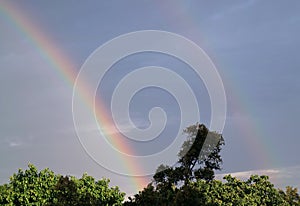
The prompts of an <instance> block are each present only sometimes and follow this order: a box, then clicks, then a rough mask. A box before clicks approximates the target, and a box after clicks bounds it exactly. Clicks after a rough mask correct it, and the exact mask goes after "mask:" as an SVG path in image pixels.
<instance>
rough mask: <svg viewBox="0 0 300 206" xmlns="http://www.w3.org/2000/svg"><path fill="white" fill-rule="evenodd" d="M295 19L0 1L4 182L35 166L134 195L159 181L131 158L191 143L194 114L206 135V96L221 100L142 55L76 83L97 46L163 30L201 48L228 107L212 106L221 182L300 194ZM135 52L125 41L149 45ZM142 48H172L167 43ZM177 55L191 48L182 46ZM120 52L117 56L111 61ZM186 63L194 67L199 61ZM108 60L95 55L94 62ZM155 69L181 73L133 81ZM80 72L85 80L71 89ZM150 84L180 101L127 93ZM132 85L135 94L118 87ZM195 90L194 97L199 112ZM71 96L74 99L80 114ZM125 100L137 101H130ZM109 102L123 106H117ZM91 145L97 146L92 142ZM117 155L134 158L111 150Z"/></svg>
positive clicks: (204, 4) (153, 55)
mask: <svg viewBox="0 0 300 206" xmlns="http://www.w3.org/2000/svg"><path fill="white" fill-rule="evenodd" d="M299 10H300V2H299V1H297V0H291V1H288V2H284V1H259V0H245V1H226V3H225V2H221V1H219V2H217V1H209V2H208V1H184V2H183V1H163V2H161V1H82V2H76V3H74V2H73V1H68V0H67V1H38V0H30V1H26V2H25V1H3V0H1V1H0V28H1V29H0V43H1V44H0V93H1V97H0V123H1V124H0V148H1V149H0V182H1V183H5V182H8V181H9V176H11V175H12V174H13V173H14V172H17V169H18V168H24V169H25V168H26V167H27V164H28V163H29V162H31V163H33V164H35V165H36V166H37V167H38V168H39V169H43V168H46V167H48V168H50V169H51V170H53V171H55V172H56V173H60V174H69V175H75V176H78V177H80V176H81V175H82V174H83V173H84V172H87V173H88V174H90V175H92V176H94V177H96V178H101V177H107V178H110V179H111V184H112V185H118V186H119V187H120V188H121V190H122V191H125V192H126V193H127V194H134V193H136V192H137V190H138V189H141V187H142V186H144V185H145V184H146V183H147V182H148V181H149V180H150V179H149V178H150V177H149V176H148V177H132V175H130V174H136V173H139V174H143V172H142V171H144V172H145V171H148V172H155V169H156V166H158V164H159V162H158V161H154V162H152V161H150V162H149V161H148V160H147V161H143V160H144V159H143V158H141V160H140V161H136V160H132V159H131V158H130V157H129V156H130V155H136V156H141V157H144V156H151V155H152V156H156V157H157V158H158V160H160V156H159V155H162V154H164V153H160V152H161V151H167V150H166V149H167V148H169V146H170V145H172V142H174V141H175V140H176V138H178V137H177V135H178V134H179V136H180V137H179V138H181V140H182V141H183V140H184V135H182V134H181V131H180V130H181V129H182V128H185V127H187V126H189V124H194V123H195V121H194V119H193V118H192V117H194V116H195V115H196V114H197V110H199V112H200V120H199V121H200V122H202V123H205V124H206V125H208V126H209V124H210V121H211V119H212V116H211V115H212V113H213V111H214V110H213V108H212V101H211V100H212V99H211V97H212V95H213V94H216V93H215V91H214V90H213V91H211V90H209V88H207V84H206V82H205V80H203V79H201V78H200V77H199V76H197V74H196V73H195V71H194V70H193V68H192V67H191V65H188V64H186V62H184V61H182V60H181V59H180V58H177V57H174V56H172V55H168V54H165V53H158V52H151V51H146V52H140V53H136V54H131V55H128V56H126V57H124V58H122V59H121V60H119V61H117V62H115V63H114V64H113V65H112V66H111V67H110V68H109V69H108V71H107V72H106V73H105V75H104V77H103V78H102V79H101V81H100V79H99V76H98V75H99V71H100V70H97V71H94V73H92V74H90V75H89V76H87V77H86V76H84V77H82V76H83V75H81V76H80V75H79V74H82V73H84V72H81V71H82V70H84V69H85V67H88V65H89V61H90V60H93V57H95V56H97V52H95V50H96V49H97V48H99V47H100V46H101V45H103V44H105V43H107V42H109V41H110V40H112V39H114V38H116V37H118V36H120V35H124V34H127V33H130V32H137V31H142V30H157V31H165V32H170V33H173V34H177V35H180V36H181V37H184V38H186V39H188V40H190V41H192V42H194V43H195V44H196V45H198V47H200V48H201V49H203V51H204V52H205V53H206V54H207V55H208V57H209V59H210V60H211V61H212V62H213V64H214V66H215V68H216V70H217V73H218V75H219V77H220V79H221V83H222V85H223V86H224V92H225V95H226V104H223V103H222V105H220V104H221V102H217V104H218V103H219V107H222V106H224V105H225V107H226V109H227V112H226V114H225V115H224V116H219V117H217V118H219V119H221V120H225V126H224V129H223V130H220V131H219V132H221V133H222V134H223V137H224V139H225V146H224V147H223V149H222V152H221V154H222V158H223V165H222V168H223V169H222V171H220V172H218V176H217V177H218V178H221V177H222V175H223V174H228V173H231V174H234V175H236V176H237V177H240V178H247V177H249V175H250V174H267V175H269V176H270V178H271V180H272V182H273V183H274V184H275V186H276V187H281V188H284V187H285V186H287V185H291V186H296V187H300V173H299V172H298V171H299V169H300V159H299V152H298V151H299V150H298V149H299V148H298V147H299V145H300V139H299V135H298V134H299V133H298V126H299V122H300V121H299V120H300V118H299V116H300V109H299V106H298V105H300V96H299V94H300V84H299V77H300V70H299V67H300V58H299V51H298V50H299V48H300V40H299V36H300V14H299ZM166 42H167V40H166ZM130 43H131V42H130ZM130 43H128V42H123V43H122V44H121V45H119V47H118V48H117V49H119V50H120V51H121V50H122V49H125V50H126V49H127V48H129V47H131V46H137V47H139V46H140V45H141V44H142V43H139V42H135V39H134V40H133V44H130ZM146 43H147V45H148V46H149V45H158V46H160V45H165V41H164V40H163V39H155V40H154V41H153V42H146ZM170 47H172V48H173V47H174V48H175V51H178V52H180V51H184V45H181V44H179V43H178V45H177V44H176V43H175V44H174V45H170ZM119 50H118V51H119ZM97 51H99V50H97ZM93 55H94V56H93ZM114 55H115V53H114V52H112V54H111V56H109V58H112V57H113V56H114ZM184 55H187V56H191V57H193V58H192V59H197V58H198V56H197V55H195V54H194V53H193V52H190V53H189V52H186V53H184ZM109 58H108V59H105V58H104V60H103V59H101V56H100V58H98V59H97V61H100V62H101V61H103V62H105V60H107V61H109V60H110V59H109ZM97 61H96V63H97ZM98 63H99V62H98ZM99 65H100V66H101V63H99ZM102 66H103V65H102ZM149 66H156V67H159V68H162V67H164V68H167V69H168V70H164V71H167V72H166V74H167V75H170V74H173V73H176V74H177V76H176V75H175V76H172V77H169V78H167V77H166V76H164V75H163V73H161V74H159V75H158V74H157V73H155V72H154V71H156V70H155V68H154V67H153V68H150V69H149V68H148V70H147V69H144V70H143V71H144V72H147V71H148V73H147V75H146V76H144V77H143V78H137V77H139V76H134V75H135V74H136V75H140V73H137V71H138V70H139V69H140V68H145V67H149ZM101 71H102V70H101ZM205 71H206V70H205ZM80 72H81V73H80ZM160 72H161V71H160ZM172 72H173V73H172ZM206 73H208V72H206ZM206 73H205V74H206ZM77 75H78V79H79V80H80V81H77V82H75V78H76V77H77ZM126 75H129V76H126ZM130 75H133V76H131V78H132V79H130ZM124 77H126V78H124ZM84 78H87V79H85V80H84ZM81 79H82V81H81ZM124 79H125V81H123V80H124ZM93 80H94V81H95V82H96V83H97V82H98V83H99V82H100V83H99V84H98V85H96V87H95V88H91V82H92V81H93ZM126 80H127V81H126ZM146 80H151V81H154V82H156V84H160V85H166V87H167V86H170V87H172V88H173V90H172V91H174V92H175V93H176V95H175V96H174V95H173V94H172V92H170V91H171V89H170V88H162V87H159V86H157V85H156V84H155V85H154V86H153V85H152V86H149V87H141V88H139V90H138V91H137V92H136V93H133V94H129V92H128V91H129V90H130V88H131V87H132V88H134V87H135V86H136V85H139V83H141V84H142V83H144V81H146ZM157 82H159V83H157ZM76 83H77V86H76ZM123 83H124V84H123ZM180 83H183V84H185V83H188V85H189V86H188V87H185V86H186V85H183V86H181V84H180ZM209 83H210V84H211V85H218V84H219V83H220V82H218V81H210V82H209ZM126 84H127V85H129V86H128V87H125V86H120V85H126ZM116 88H118V89H120V92H119V93H115V89H116ZM124 88H125V89H124ZM185 88H186V89H187V90H184V89H185ZM214 88H215V87H214ZM94 90H96V91H95V95H94V96H95V104H96V105H101V106H97V107H98V109H95V111H96V113H97V118H98V121H95V119H93V121H91V118H90V117H91V116H89V115H90V114H94V113H93V111H94V109H93V101H92V100H93V98H92V97H90V96H91V95H90V94H93V92H94ZM188 90H189V91H192V92H193V93H194V97H195V100H196V101H197V103H198V107H197V108H196V109H195V107H192V105H193V102H192V101H190V100H189V99H188V97H189V96H188V94H187V92H186V91H188ZM211 92H212V93H211ZM73 94H74V95H75V97H78V99H79V100H78V101H79V103H78V105H79V106H78V108H79V109H78V110H76V111H75V114H74V108H75V109H76V105H77V103H76V102H75V103H74V98H73V99H72V97H74V96H73ZM89 95H90V96H89ZM117 95H120V96H121V97H120V98H119V99H117V97H116V96H117ZM126 95H127V96H126ZM128 95H129V96H128ZM130 95H132V96H130ZM128 97H132V98H131V99H130V101H129V103H128V104H127V103H126V102H124V100H125V99H126V98H128ZM114 98H116V99H117V100H122V101H117V100H116V101H115V102H114V104H111V102H112V100H114ZM178 100H179V101H178ZM183 104H185V105H188V106H182V105H183ZM74 105H75V107H73V110H72V106H74ZM112 105H113V106H112ZM126 108H127V109H126ZM153 108H155V109H154V110H153ZM162 110H163V111H164V112H162ZM124 111H125V112H124ZM91 112H92V113H91ZM126 112H127V113H128V114H129V116H130V121H128V118H127V116H126V115H127V113H126ZM149 112H150V113H149ZM87 113H89V115H87V116H85V114H87ZM149 114H150V116H149ZM74 115H75V116H74ZM93 117H94V116H93ZM77 118H78V119H79V120H78V122H77V124H76V119H77ZM74 119H75V123H74V121H73V120H74ZM113 120H115V122H117V126H118V128H119V129H120V130H121V132H123V134H125V135H128V136H130V135H137V134H138V135H139V136H138V137H136V136H135V138H136V139H131V138H130V137H129V138H126V137H125V136H124V135H120V131H116V128H115V126H111V125H110V124H112V122H113ZM182 124H183V125H182ZM103 128H104V129H103ZM147 128H150V129H149V130H147ZM128 136H127V137H128ZM103 138H104V139H106V140H107V141H105V142H104V141H103ZM122 138H123V139H125V140H121V139H122ZM139 138H141V139H139ZM142 138H145V139H142ZM147 138H148V139H147ZM149 138H152V139H151V140H150V141H146V140H149ZM90 139H92V140H93V141H94V140H95V141H99V144H98V142H97V143H96V144H95V142H88V140H90ZM92 140H91V141H92ZM85 141H86V142H85ZM85 144H90V145H89V146H87V145H85ZM125 145H127V146H125ZM128 145H129V146H128ZM110 146H113V147H114V148H115V149H119V150H124V151H121V152H125V153H128V154H129V156H126V155H125V156H124V155H122V154H120V153H118V152H117V151H116V150H108V149H107V148H108V147H110ZM107 152H113V153H107ZM165 153H166V154H165V156H161V159H162V161H165V159H164V158H167V160H170V162H172V161H173V159H176V153H175V155H174V154H173V153H170V154H169V153H167V152H165ZM156 160H157V159H156ZM162 163H165V162H162ZM111 165H112V166H111Z"/></svg>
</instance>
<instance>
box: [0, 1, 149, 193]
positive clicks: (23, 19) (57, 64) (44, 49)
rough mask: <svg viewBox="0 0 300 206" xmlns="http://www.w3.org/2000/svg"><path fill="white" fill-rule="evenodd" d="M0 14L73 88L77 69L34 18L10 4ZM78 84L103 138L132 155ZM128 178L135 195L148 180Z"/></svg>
mask: <svg viewBox="0 0 300 206" xmlns="http://www.w3.org/2000/svg"><path fill="white" fill-rule="evenodd" d="M0 14H2V16H4V17H5V18H6V21H7V22H8V23H9V24H11V25H13V26H14V28H15V29H16V30H17V31H18V33H20V34H22V35H25V36H26V37H27V38H28V39H29V40H30V42H31V43H32V44H33V45H34V47H35V48H36V49H37V50H38V51H39V53H40V55H41V56H42V57H43V58H44V59H45V61H46V62H47V63H48V64H49V65H51V67H53V69H55V70H56V71H57V73H58V74H59V75H60V76H61V77H62V79H63V80H64V81H66V83H67V84H68V85H69V86H70V87H71V88H73V85H74V83H75V81H76V78H77V71H76V66H75V65H74V64H73V62H72V61H71V59H70V58H69V57H68V55H67V54H66V53H65V52H63V50H62V49H61V48H59V46H58V45H57V44H55V42H54V41H53V40H52V39H51V37H50V36H49V35H46V33H45V32H43V30H42V27H41V26H40V25H38V24H37V23H36V22H34V21H33V18H30V17H29V16H28V14H26V13H25V12H23V11H22V10H21V9H20V8H18V6H17V5H13V4H12V3H11V2H9V1H1V2H0ZM77 84H78V85H79V86H78V88H79V89H78V90H79V91H76V92H78V93H79V94H80V96H81V97H82V99H83V100H84V102H85V103H86V105H87V107H88V108H89V109H90V110H91V112H94V111H95V114H96V118H97V121H98V123H99V124H100V125H101V128H102V132H104V134H105V136H106V137H109V138H110V140H111V142H112V143H113V145H114V146H115V147H116V149H118V150H119V151H123V152H124V153H126V154H133V153H134V150H133V148H131V147H130V146H129V145H128V143H126V142H124V140H123V139H124V138H122V136H121V134H120V133H118V132H112V130H114V131H118V130H117V129H116V128H115V125H114V124H113V122H112V119H111V117H110V115H108V113H107V111H106V108H105V105H104V104H103V103H102V102H101V101H97V105H95V104H94V95H92V93H91V91H92V90H91V89H90V88H89V86H88V85H87V84H86V83H85V82H77ZM94 105H95V108H94ZM120 163H123V164H124V166H125V168H126V169H127V170H128V173H129V174H132V173H131V172H132V171H139V173H140V174H143V172H142V171H143V170H142V169H141V168H140V167H139V165H138V163H136V162H133V161H132V160H130V159H127V158H122V157H120ZM130 178H131V179H132V183H133V184H134V185H135V188H136V190H137V191H139V190H141V189H142V188H143V187H145V186H146V185H147V182H146V181H147V178H143V177H130Z"/></svg>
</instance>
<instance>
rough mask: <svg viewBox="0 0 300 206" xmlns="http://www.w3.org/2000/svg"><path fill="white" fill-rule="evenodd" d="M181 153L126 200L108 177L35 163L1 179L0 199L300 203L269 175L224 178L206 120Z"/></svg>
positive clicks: (192, 129)
mask: <svg viewBox="0 0 300 206" xmlns="http://www.w3.org/2000/svg"><path fill="white" fill-rule="evenodd" d="M183 132H184V134H185V135H187V139H186V141H185V142H184V143H183V145H182V148H181V150H180V151H179V153H178V162H177V164H176V165H175V166H172V167H171V166H168V165H163V164H162V165H160V166H159V167H158V168H157V170H156V173H155V174H154V176H153V179H152V181H151V182H150V183H149V184H148V185H147V186H146V187H145V188H144V189H143V190H141V191H139V192H138V193H137V194H135V195H134V196H132V197H129V198H128V200H127V201H125V193H124V192H122V191H120V189H119V187H118V186H115V187H110V186H109V179H105V178H103V179H100V180H96V179H95V178H94V177H92V176H89V175H87V173H84V174H83V175H82V177H81V178H76V177H74V176H68V175H67V176H63V175H59V174H55V173H54V172H53V171H51V170H49V169H48V168H47V169H44V170H41V171H38V169H37V168H36V167H35V166H34V165H33V164H28V169H26V170H22V169H19V171H18V172H17V173H15V174H13V175H12V176H11V177H10V181H9V182H8V183H6V184H3V185H0V205H3V206H13V205H30V206H41V205H45V206H96V205H105V206H119V205H124V206H155V205H157V206H173V205H174V206H175V205H199V206H200V205H201V206H206V205H207V206H227V205H228V206H230V205H231V206H233V205H241V206H243V205H245V206H246V205H253V206H255V205H257V206H271V205H272V206H273V205H280V206H300V196H299V194H298V189H297V188H293V187H290V186H287V187H286V190H285V191H283V190H281V189H278V188H275V187H274V185H273V184H272V183H271V182H270V181H269V178H268V176H265V175H262V176H258V175H252V176H250V177H249V179H248V180H246V181H242V180H239V179H237V178H235V177H232V176H231V175H226V176H225V177H224V178H223V179H224V180H225V181H224V182H223V181H220V180H216V179H215V171H216V170H221V164H222V158H221V156H220V151H221V147H222V146H223V145H224V144H225V142H224V139H223V137H222V135H221V134H218V133H216V132H211V131H209V130H208V129H207V128H206V127H205V125H203V124H201V125H192V126H189V127H187V128H186V129H185V130H184V131H183Z"/></svg>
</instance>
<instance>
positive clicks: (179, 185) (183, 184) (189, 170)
mask: <svg viewBox="0 0 300 206" xmlns="http://www.w3.org/2000/svg"><path fill="white" fill-rule="evenodd" d="M184 134H186V135H187V140H186V141H185V142H184V143H183V145H182V148H181V150H180V151H179V153H178V157H179V160H178V162H177V165H176V166H175V167H170V166H167V165H160V166H159V167H158V168H157V171H156V173H155V174H154V176H153V182H152V183H151V184H149V185H148V187H147V188H145V189H144V191H142V192H140V193H139V194H136V195H135V196H134V198H132V199H130V201H129V202H128V203H127V204H129V205H130V204H131V205H145V204H146V202H151V204H152V205H169V204H171V203H172V204H173V203H174V201H175V199H176V196H177V195H178V194H179V193H180V191H181V190H182V189H183V188H186V189H187V190H188V189H189V185H190V183H191V182H194V181H197V180H200V179H203V180H204V181H207V182H209V181H212V180H213V178H214V170H216V169H220V168H221V167H220V164H221V163H222V159H221V156H220V155H219V153H220V151H221V146H222V145H223V144H224V140H223V138H222V136H221V135H219V134H217V133H215V132H210V131H209V130H208V129H207V128H206V127H205V125H203V124H201V125H192V126H190V127H187V128H186V129H185V130H184ZM153 184H154V186H153Z"/></svg>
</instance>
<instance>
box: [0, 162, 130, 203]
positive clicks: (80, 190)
mask: <svg viewBox="0 0 300 206" xmlns="http://www.w3.org/2000/svg"><path fill="white" fill-rule="evenodd" d="M124 196H125V193H123V192H120V190H119V188H118V187H109V180H108V179H101V180H98V181H96V180H95V179H94V178H93V177H91V176H88V175H87V174H83V176H82V177H81V178H79V179H78V178H76V177H73V176H62V175H56V174H54V172H52V171H51V170H49V169H44V170H42V171H40V172H38V170H37V168H36V167H35V166H34V165H32V164H29V165H28V169H26V170H25V171H24V170H22V169H19V171H18V172H17V173H16V174H13V176H11V178H10V182H9V183H8V184H4V185H1V186H0V205H7V206H8V205H10V206H11V205H36V206H37V205H47V206H63V205H64V206H68V205H70V206H71V205H74V206H76V205H78V206H79V205H80V206H94V205H107V206H110V205H122V202H123V200H124Z"/></svg>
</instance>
